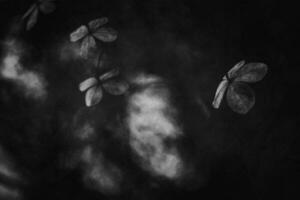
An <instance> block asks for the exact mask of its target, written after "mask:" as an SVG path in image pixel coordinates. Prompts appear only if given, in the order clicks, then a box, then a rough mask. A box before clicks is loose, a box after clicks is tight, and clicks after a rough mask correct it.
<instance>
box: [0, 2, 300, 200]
mask: <svg viewBox="0 0 300 200" xmlns="http://www.w3.org/2000/svg"><path fill="white" fill-rule="evenodd" d="M30 4H31V1H16V0H2V1H0V26H1V29H0V37H1V40H4V39H5V38H6V37H7V35H8V34H10V31H9V30H10V29H11V25H12V24H13V23H14V22H15V21H16V20H17V17H20V16H21V15H22V14H23V13H24V12H25V11H26V9H28V7H29V5H30ZM296 15H297V10H296V9H295V6H293V5H290V4H288V3H287V2H281V3H276V2H274V1H271V0H269V1H267V0H264V1H224V2H223V1H222V2H220V1H213V0H211V1H179V0H149V1H141V0H128V1H125V0H120V1H116V0H110V1H101V0H99V1H96V0H85V1H76V2H75V1H71V0H69V1H68V0H65V1H63V0H61V1H57V9H56V10H55V12H54V13H52V14H49V15H41V16H40V18H39V20H38V23H37V24H36V26H35V27H34V28H33V29H32V30H31V31H30V32H23V33H22V34H21V35H19V36H18V37H20V38H22V39H23V40H24V41H26V42H27V43H28V45H30V46H31V47H32V48H33V55H32V60H31V61H30V62H32V63H35V62H42V63H44V68H43V69H41V70H42V71H43V72H44V73H45V74H46V75H45V76H46V79H47V80H48V82H49V86H48V91H49V93H50V95H49V98H48V100H47V103H46V106H42V107H40V106H39V105H38V104H32V102H31V101H29V100H27V99H25V98H24V97H22V96H21V95H20V94H16V92H13V90H14V89H13V86H12V85H11V84H9V83H7V82H6V81H4V80H0V83H1V85H0V90H1V93H2V94H3V93H5V94H8V95H5V96H6V97H7V96H8V97H9V100H7V99H6V100H3V98H1V100H0V102H1V104H0V110H1V111H0V113H1V114H0V116H1V121H0V141H1V143H2V145H3V146H4V147H5V148H6V149H7V151H9V152H11V154H12V155H14V156H15V157H16V160H18V161H17V163H18V164H19V165H20V166H22V167H20V170H24V171H26V172H25V173H28V174H30V179H31V182H32V183H33V184H30V185H26V186H25V187H26V190H25V191H26V192H25V195H27V196H28V198H30V199H97V198H99V199H102V198H104V199H105V198H120V199H124V198H125V199H126V198H128V199H143V198H145V199H148V198H149V199H169V198H175V199H183V198H189V199H220V198H222V199H294V198H295V199H297V198H296V196H299V194H298V191H297V189H299V178H300V177H299V175H300V168H299V166H300V152H299V149H298V145H299V128H298V126H297V125H298V123H299V122H300V121H299V117H298V112H299V110H298V104H299V97H297V94H298V91H299V88H298V81H299V78H298V71H299V70H298V63H296V62H295V61H294V60H295V58H297V57H298V55H297V53H298V52H297V49H298V48H297V47H298V46H297V45H296V38H297V37H298V36H297V33H296V31H295V30H294V29H296V28H295V27H296V20H295V19H297V16H296ZM101 16H107V17H108V18H109V19H110V24H109V25H110V26H111V27H114V28H115V29H116V30H117V31H118V32H119V38H118V40H117V41H116V42H115V43H114V44H112V45H110V46H108V47H107V51H108V52H109V55H111V56H112V58H111V60H112V61H111V62H112V63H113V64H116V65H119V66H121V67H123V68H124V71H126V72H128V73H130V72H131V71H134V70H139V69H143V70H145V71H147V72H152V73H155V74H159V75H160V76H163V77H165V78H167V79H168V80H170V82H171V83H172V85H173V87H174V88H175V91H176V94H177V99H178V100H177V101H176V102H177V104H178V106H179V108H180V110H181V117H182V120H183V122H184V124H185V127H186V128H185V129H186V132H187V136H186V138H185V139H184V141H183V142H182V148H183V149H185V147H187V148H186V149H187V150H182V151H183V152H185V154H186V157H187V160H191V162H194V163H196V166H197V167H198V169H199V170H198V171H199V172H195V174H194V175H193V176H194V177H197V176H199V179H202V178H203V177H206V178H205V181H203V183H202V182H201V180H200V181H198V180H197V181H191V182H188V183H186V184H185V185H184V187H177V186H172V184H170V185H169V184H166V185H162V186H161V187H159V188H156V189H150V187H149V185H148V184H147V183H142V184H138V181H132V183H131V184H132V189H131V190H132V191H126V192H124V193H123V194H122V195H117V196H110V197H104V196H102V195H100V196H99V193H97V192H93V191H89V190H87V189H85V188H84V187H83V186H82V185H81V182H80V178H78V177H79V175H78V172H77V171H76V170H75V171H71V172H70V170H64V169H62V168H61V167H57V165H56V163H59V159H60V156H59V155H60V154H62V152H65V151H66V145H70V144H69V143H71V142H69V143H68V142H66V140H67V139H66V136H64V134H65V133H66V132H68V131H69V132H71V130H70V128H68V125H67V128H66V127H65V125H64V123H67V124H68V121H71V119H72V116H73V115H74V114H75V112H76V110H78V109H79V108H82V109H83V107H84V104H83V100H82V99H83V97H82V95H81V94H80V93H79V92H78V91H77V84H78V83H79V82H80V81H81V80H83V79H84V78H85V77H86V76H88V72H86V71H85V70H84V69H83V68H82V66H80V65H82V63H79V64H78V62H77V63H76V62H73V63H72V62H70V63H68V66H67V67H62V66H63V65H64V64H63V63H61V62H60V61H59V59H58V53H57V46H58V45H59V44H60V43H63V42H65V41H67V40H68V38H69V34H70V32H72V31H73V30H74V29H75V28H76V27H78V26H79V25H81V24H84V23H86V22H88V21H90V20H91V19H94V18H96V17H101ZM3 53H4V50H2V51H1V54H2V55H3ZM242 59H245V60H246V61H248V62H252V61H258V62H264V63H266V64H267V65H268V66H269V71H268V74H267V76H266V77H265V78H264V80H263V81H261V82H259V83H255V84H253V85H251V87H252V88H253V89H254V90H255V93H256V99H257V101H256V105H255V106H254V108H253V109H252V110H251V111H250V112H249V113H248V114H247V115H239V114H236V113H234V112H232V111H231V110H230V108H228V106H227V105H226V103H225V101H224V102H223V103H222V106H221V108H220V109H219V110H213V109H212V108H211V106H210V105H211V101H212V99H213V97H214V93H215V90H216V87H217V85H218V83H219V81H220V80H221V77H222V76H223V74H224V73H226V71H228V69H230V68H231V67H232V66H233V65H234V64H235V63H237V62H238V61H240V60H242ZM195 95H200V96H201V98H202V100H203V102H204V103H205V104H206V105H207V108H208V109H209V111H210V117H208V118H207V119H204V118H201V117H200V118H198V117H199V116H198V113H197V112H198V111H199V110H197V109H196V110H195V104H194V103H193V100H192V99H193V97H194V96H195ZM103 101H104V102H103V104H104V105H108V104H109V102H110V99H107V100H106V101H105V100H103ZM112 101H113V102H115V103H116V104H118V101H117V100H115V99H113V98H112ZM118 105H119V104H118ZM112 109H113V108H112ZM62 121H63V122H64V123H63V122H62ZM199 123H200V124H201V125H199ZM197 139H198V140H197ZM195 141H196V142H195ZM188 146H190V148H188ZM203 163H204V164H203ZM206 163H208V164H206ZM28 176H29V175H28ZM132 176H138V175H132ZM141 176H146V175H141ZM202 176H203V177H202ZM128 177H129V178H130V175H128ZM195 179H197V178H195ZM135 180H139V179H138V178H136V179H135ZM144 180H145V182H147V181H148V179H144ZM158 182H159V181H158ZM199 182H201V183H199ZM141 185H143V186H141ZM295 195H296V196H295Z"/></svg>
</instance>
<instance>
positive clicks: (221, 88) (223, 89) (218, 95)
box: [212, 77, 228, 109]
mask: <svg viewBox="0 0 300 200" xmlns="http://www.w3.org/2000/svg"><path fill="white" fill-rule="evenodd" d="M227 87H228V80H227V78H225V77H224V78H223V80H222V81H221V83H220V84H219V86H218V88H217V91H216V94H215V97H214V100H213V102H212V106H213V107H214V108H216V109H218V108H219V107H220V104H221V102H222V100H223V97H224V94H225V92H226V90H227Z"/></svg>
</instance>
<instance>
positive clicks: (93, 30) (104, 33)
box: [70, 17, 117, 58]
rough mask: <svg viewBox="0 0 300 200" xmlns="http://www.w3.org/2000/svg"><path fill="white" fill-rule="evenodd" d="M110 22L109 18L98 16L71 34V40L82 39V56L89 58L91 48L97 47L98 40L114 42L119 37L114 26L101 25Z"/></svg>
mask: <svg viewBox="0 0 300 200" xmlns="http://www.w3.org/2000/svg"><path fill="white" fill-rule="evenodd" d="M107 22H108V18H106V17H102V18H97V19H94V20H92V21H90V22H89V23H88V25H81V26H80V27H79V28H77V29H76V30H75V31H73V32H72V33H71V34H70V40H71V42H77V41H78V40H82V43H81V48H80V52H81V56H82V57H84V58H87V56H88V52H89V50H90V49H92V48H95V47H96V40H95V39H98V40H100V41H102V42H113V41H115V40H116V39H117V32H116V31H115V30H114V29H112V28H105V27H101V26H103V25H105V24H106V23H107Z"/></svg>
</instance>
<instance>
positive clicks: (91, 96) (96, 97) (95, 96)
mask: <svg viewBox="0 0 300 200" xmlns="http://www.w3.org/2000/svg"><path fill="white" fill-rule="evenodd" d="M102 96H103V92H102V88H101V86H94V87H91V88H90V89H88V91H87V92H86V94H85V104H86V106H93V105H96V104H98V103H99V102H100V101H101V99H102Z"/></svg>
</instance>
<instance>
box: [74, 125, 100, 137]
mask: <svg viewBox="0 0 300 200" xmlns="http://www.w3.org/2000/svg"><path fill="white" fill-rule="evenodd" d="M93 135H95V128H94V127H93V126H92V125H91V124H90V123H85V124H83V126H81V127H80V128H79V129H77V130H76V131H75V137H77V138H79V139H81V140H86V139H89V138H90V137H92V136H93Z"/></svg>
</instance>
